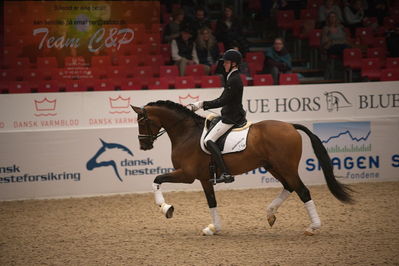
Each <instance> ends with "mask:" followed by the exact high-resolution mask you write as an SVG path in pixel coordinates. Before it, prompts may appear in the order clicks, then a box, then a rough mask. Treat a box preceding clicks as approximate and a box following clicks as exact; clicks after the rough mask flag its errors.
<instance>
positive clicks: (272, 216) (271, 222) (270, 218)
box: [267, 214, 276, 227]
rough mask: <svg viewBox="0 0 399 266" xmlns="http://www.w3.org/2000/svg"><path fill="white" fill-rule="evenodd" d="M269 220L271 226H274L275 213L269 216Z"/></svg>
mask: <svg viewBox="0 0 399 266" xmlns="http://www.w3.org/2000/svg"><path fill="white" fill-rule="evenodd" d="M267 221H268V222H269V225H270V227H273V224H274V222H275V221H276V216H275V215H274V214H272V215H270V216H267Z"/></svg>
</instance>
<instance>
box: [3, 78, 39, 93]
mask: <svg viewBox="0 0 399 266" xmlns="http://www.w3.org/2000/svg"><path fill="white" fill-rule="evenodd" d="M6 86H7V90H8V92H9V93H31V92H32V88H34V87H36V85H33V84H32V82H26V81H8V82H6Z"/></svg>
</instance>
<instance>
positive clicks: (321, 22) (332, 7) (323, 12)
mask: <svg viewBox="0 0 399 266" xmlns="http://www.w3.org/2000/svg"><path fill="white" fill-rule="evenodd" d="M330 12H335V14H337V17H338V20H339V22H340V23H343V22H344V19H343V17H342V12H341V8H340V7H339V6H338V5H337V4H336V3H335V0H325V1H324V4H323V5H321V6H320V7H319V13H318V17H319V18H318V27H319V28H323V27H324V26H325V25H326V20H327V15H328V14H329V13H330Z"/></svg>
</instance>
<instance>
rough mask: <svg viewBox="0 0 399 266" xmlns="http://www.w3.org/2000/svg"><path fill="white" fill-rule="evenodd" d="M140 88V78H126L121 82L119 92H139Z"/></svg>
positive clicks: (141, 86)
mask: <svg viewBox="0 0 399 266" xmlns="http://www.w3.org/2000/svg"><path fill="white" fill-rule="evenodd" d="M142 88H143V85H142V83H141V78H127V79H122V80H121V85H120V89H121V90H141V89H142Z"/></svg>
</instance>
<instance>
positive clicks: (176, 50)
mask: <svg viewBox="0 0 399 266" xmlns="http://www.w3.org/2000/svg"><path fill="white" fill-rule="evenodd" d="M171 53H172V59H173V61H174V62H175V64H176V65H177V66H178V68H179V71H180V76H184V74H185V72H186V66H187V65H193V64H198V63H199V61H198V56H197V49H196V48H195V43H194V40H193V38H192V34H191V32H190V31H189V29H188V28H183V29H182V31H181V34H180V37H178V38H176V39H175V40H173V41H172V43H171Z"/></svg>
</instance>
